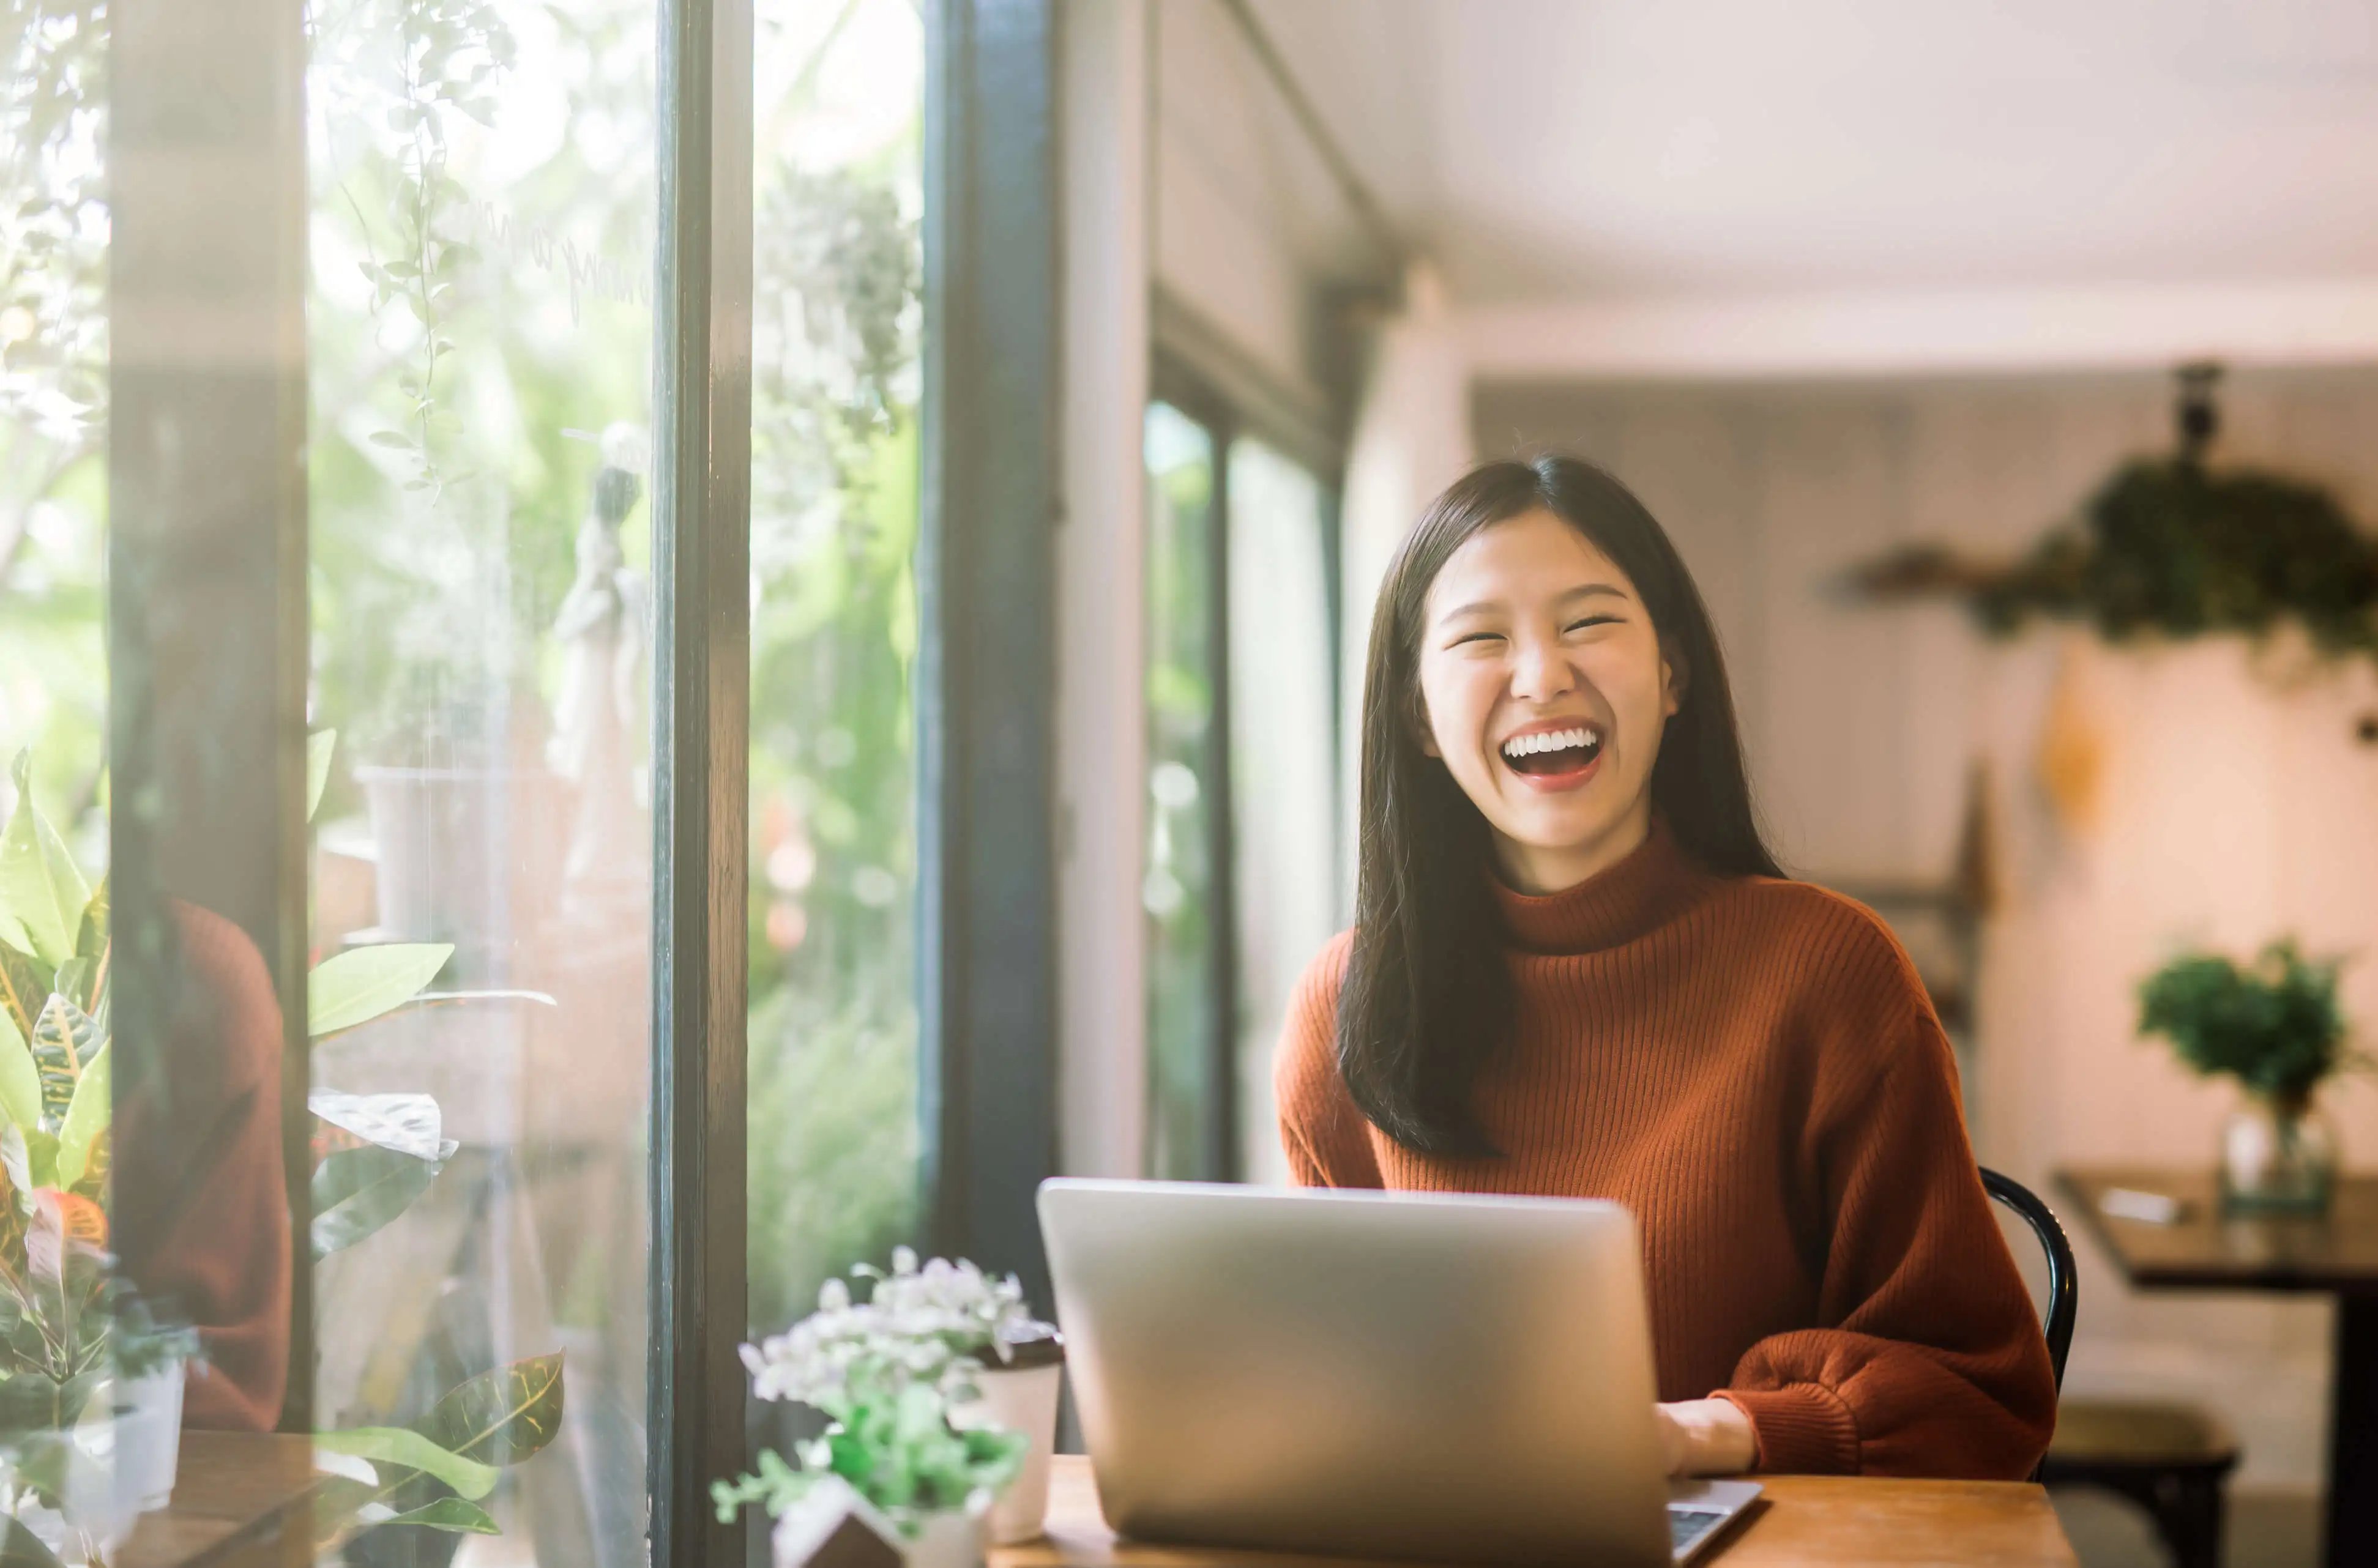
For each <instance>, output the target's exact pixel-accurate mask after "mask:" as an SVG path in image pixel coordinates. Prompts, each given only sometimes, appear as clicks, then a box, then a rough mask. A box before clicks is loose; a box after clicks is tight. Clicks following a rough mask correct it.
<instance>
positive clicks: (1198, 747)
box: [1140, 402, 1222, 1179]
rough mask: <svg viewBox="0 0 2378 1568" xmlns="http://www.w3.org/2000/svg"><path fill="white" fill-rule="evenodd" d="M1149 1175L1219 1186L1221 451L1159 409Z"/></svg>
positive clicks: (1150, 815)
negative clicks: (1215, 859) (1217, 576)
mask: <svg viewBox="0 0 2378 1568" xmlns="http://www.w3.org/2000/svg"><path fill="white" fill-rule="evenodd" d="M1144 451H1145V457H1146V461H1147V790H1148V802H1147V863H1146V865H1145V867H1144V868H1143V869H1142V880H1141V885H1140V901H1141V903H1142V904H1143V905H1144V906H1145V907H1146V909H1147V932H1148V949H1147V1047H1148V1123H1147V1139H1148V1148H1147V1174H1148V1175H1150V1176H1154V1177H1160V1178H1169V1179H1216V1178H1218V1177H1219V1176H1220V1175H1221V1174H1222V1173H1221V1172H1219V1171H1216V1170H1212V1169H1210V1168H1209V1163H1210V1161H1209V1154H1210V1145H1211V1139H1212V1127H1213V1124H1214V1119H1215V1117H1216V1116H1217V1115H1218V1114H1219V1107H1216V1106H1215V1105H1214V1104H1213V1096H1212V1093H1211V1083H1212V1077H1213V1074H1212V1062H1213V1052H1214V1049H1215V1042H1216V1039H1217V1035H1216V1032H1215V1020H1216V1009H1217V1008H1218V1006H1219V999H1218V997H1217V996H1216V994H1215V992H1216V987H1215V986H1214V985H1213V965H1214V946H1213V944H1214V942H1215V941H1216V940H1217V937H1216V927H1217V925H1218V923H1219V912H1218V911H1217V910H1215V909H1214V908H1213V907H1212V902H1213V901H1212V892H1213V887H1212V883H1213V867H1212V855H1213V847H1212V845H1211V844H1210V843H1209V841H1210V838H1211V836H1212V835H1211V833H1210V831H1209V828H1208V822H1209V820H1210V817H1209V810H1210V807H1209V805H1208V802H1209V801H1210V799H1211V797H1212V792H1213V788H1214V785H1215V783H1216V780H1215V777H1214V773H1215V768H1214V758H1215V751H1216V741H1217V736H1216V735H1215V733H1214V696H1215V694H1214V682H1213V674H1212V669H1213V664H1214V652H1215V650H1214V648H1213V627H1214V623H1215V619H1216V608H1217V605H1216V603H1215V599H1216V595H1217V594H1218V593H1219V592H1221V587H1222V585H1221V584H1219V583H1218V582H1216V581H1214V571H1213V563H1214V557H1215V554H1216V551H1215V541H1214V537H1213V533H1214V529H1215V527H1216V525H1217V524H1216V519H1215V517H1214V504H1215V500H1216V497H1215V474H1214V463H1215V457H1216V452H1215V449H1214V438H1213V437H1212V436H1211V435H1210V434H1208V433H1207V429H1206V427H1205V426H1204V425H1199V424H1198V423H1196V422H1195V420H1193V419H1191V418H1190V417H1189V416H1188V415H1187V414H1184V413H1182V412H1181V411H1180V410H1179V409H1176V408H1174V407H1173V406H1172V405H1171V404H1170V403H1162V402H1159V403H1151V404H1149V405H1148V410H1147V425H1146V428H1145V435H1144Z"/></svg>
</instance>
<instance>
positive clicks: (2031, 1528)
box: [990, 1454, 2075, 1568]
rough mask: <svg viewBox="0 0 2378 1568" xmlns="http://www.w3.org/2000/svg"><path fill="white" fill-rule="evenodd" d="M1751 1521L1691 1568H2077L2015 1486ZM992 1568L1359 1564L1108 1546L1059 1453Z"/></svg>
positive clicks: (1831, 1481) (1941, 1484) (1908, 1490)
mask: <svg viewBox="0 0 2378 1568" xmlns="http://www.w3.org/2000/svg"><path fill="white" fill-rule="evenodd" d="M1759 1480H1760V1481H1761V1482H1762V1483H1764V1484H1765V1486H1766V1488H1767V1490H1766V1492H1765V1493H1764V1494H1763V1495H1762V1497H1761V1499H1760V1502H1759V1506H1758V1507H1757V1508H1756V1509H1755V1511H1754V1513H1753V1515H1752V1516H1751V1517H1750V1518H1749V1519H1747V1520H1745V1521H1741V1522H1738V1523H1737V1524H1736V1525H1735V1526H1734V1527H1733V1530H1732V1533H1731V1534H1730V1535H1729V1536H1728V1538H1726V1539H1724V1540H1723V1541H1721V1542H1720V1543H1719V1544H1718V1545H1717V1547H1716V1548H1715V1549H1714V1550H1711V1551H1710V1552H1708V1553H1707V1554H1705V1555H1704V1556H1702V1557H1701V1558H1699V1560H1697V1562H1696V1563H1695V1568H1701V1564H1704V1563H1705V1564H1707V1565H1708V1568H1817V1565H1819V1564H1822V1565H1824V1568H1884V1565H1885V1564H1889V1565H1890V1568H1909V1565H1910V1564H1928V1565H1934V1568H1985V1565H1987V1568H2073V1564H2074V1561H2075V1560H2074V1558H2073V1555H2072V1544H2071V1543H2070V1542H2068V1541H2067V1540H2066V1539H2065V1538H2064V1530H2063V1527H2062V1526H2060V1525H2059V1524H2058V1523H2057V1522H2056V1514H2055V1511H2054V1510H2052V1509H2051V1508H2049V1507H2048V1494H2047V1493H2046V1492H2045V1491H2043V1490H2040V1489H2039V1488H2038V1487H2036V1486H2029V1485H2026V1484H2024V1483H2022V1482H2018V1481H1882V1480H1862V1479H1854V1478H1845V1477H1839V1476H1760V1477H1759ZM990 1568H1364V1564H1363V1562H1361V1561H1360V1560H1357V1559H1352V1558H1344V1557H1306V1556H1297V1555H1293V1554H1289V1553H1281V1552H1264V1551H1233V1550H1224V1549H1222V1548H1219V1547H1184V1546H1157V1545H1152V1544H1148V1543H1144V1542H1140V1541H1125V1540H1118V1539H1116V1538H1115V1534H1114V1532H1113V1531H1112V1530H1110V1529H1108V1528H1107V1526H1106V1521H1105V1520H1104V1519H1103V1518H1102V1517H1100V1516H1099V1494H1098V1489H1097V1487H1096V1485H1095V1484H1094V1483H1093V1482H1092V1481H1091V1479H1090V1466H1089V1461H1088V1460H1087V1459H1085V1458H1083V1457H1082V1456H1081V1455H1079V1454H1060V1455H1059V1456H1058V1457H1057V1460H1056V1467H1055V1469H1054V1471H1053V1472H1052V1473H1051V1476H1050V1480H1049V1533H1048V1536H1047V1537H1046V1538H1044V1539H1041V1540H1036V1541H1027V1542H1025V1543H1024V1544H1023V1545H1021V1546H1009V1547H998V1548H995V1549H993V1550H992V1551H991V1562H990Z"/></svg>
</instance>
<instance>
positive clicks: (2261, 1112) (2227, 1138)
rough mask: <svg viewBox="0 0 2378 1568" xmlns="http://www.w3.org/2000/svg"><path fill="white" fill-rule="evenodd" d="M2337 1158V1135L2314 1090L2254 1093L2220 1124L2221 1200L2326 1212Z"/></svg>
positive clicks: (2233, 1205)
mask: <svg viewBox="0 0 2378 1568" xmlns="http://www.w3.org/2000/svg"><path fill="white" fill-rule="evenodd" d="M2336 1163H2337V1161H2336V1134H2335V1132H2334V1131H2331V1130H2330V1127H2329V1124H2328V1119H2327V1118H2325V1117H2324V1116H2322V1115H2321V1114H2320V1113H2319V1112H2318V1111H2316V1110H2314V1109H2313V1108H2312V1102H2311V1098H2310V1096H2308V1095H2293V1096H2280V1095H2252V1096H2251V1097H2250V1098H2248V1099H2247V1100H2246V1102H2245V1103H2244V1104H2242V1105H2240V1107H2238V1108H2237V1109H2236V1110H2234V1111H2232V1112H2230V1113H2229V1117H2228V1120H2226V1121H2224V1122H2223V1123H2222V1124H2221V1205H2222V1207H2223V1208H2225V1209H2228V1210H2231V1211H2233V1212H2254V1213H2264V1214H2267V1213H2283V1214H2284V1213H2292V1214H2324V1213H2325V1212H2327V1209H2328V1203H2329V1198H2330V1195H2331V1194H2332V1193H2333V1192H2334V1191H2335V1190H2336Z"/></svg>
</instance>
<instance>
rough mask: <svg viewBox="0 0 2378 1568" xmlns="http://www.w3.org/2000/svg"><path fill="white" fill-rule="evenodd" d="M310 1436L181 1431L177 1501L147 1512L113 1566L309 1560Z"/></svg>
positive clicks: (207, 1566) (204, 1567)
mask: <svg viewBox="0 0 2378 1568" xmlns="http://www.w3.org/2000/svg"><path fill="white" fill-rule="evenodd" d="M313 1482H314V1440H313V1439H312V1438H310V1437H285V1436H282V1435H279V1434H272V1433H253V1432H201V1431H186V1432H184V1433H183V1434H182V1457H181V1465H180V1467H179V1468H178V1469H177V1470H176V1471H175V1472H174V1501H173V1502H170V1503H168V1504H167V1505H166V1506H165V1507H164V1508H162V1509H161V1510H160V1511H158V1512H157V1513H154V1514H142V1515H141V1516H140V1523H139V1524H138V1526H135V1527H134V1529H133V1531H132V1538H131V1539H130V1540H128V1541H126V1542H125V1543H124V1544H123V1545H122V1546H121V1547H119V1548H118V1549H117V1550H116V1552H115V1555H114V1556H113V1557H111V1558H110V1559H108V1562H110V1563H111V1564H112V1568H234V1565H237V1568H247V1565H248V1564H258V1565H262V1564H273V1565H276V1568H277V1565H280V1564H284V1563H286V1564H303V1563H306V1562H310V1561H311V1560H312V1557H313V1553H312V1551H311V1550H310V1545H311V1543H310V1542H309V1540H308V1539H307V1537H308V1536H309V1535H310V1534H311V1529H310V1526H311V1525H312V1521H313V1514H312V1512H311V1510H309V1509H307V1508H306V1506H305V1505H304V1502H303V1499H304V1497H305V1495H306V1489H307V1488H308V1487H310V1486H311V1485H313Z"/></svg>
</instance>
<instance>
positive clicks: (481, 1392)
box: [312, 1354, 562, 1554]
mask: <svg viewBox="0 0 2378 1568" xmlns="http://www.w3.org/2000/svg"><path fill="white" fill-rule="evenodd" d="M561 1391H562V1377H561V1357H560V1356H559V1355H558V1354H556V1355H552V1356H537V1357H532V1358H531V1359H527V1360H524V1361H515V1362H513V1363H512V1364H511V1365H510V1366H508V1367H498V1368H497V1369H496V1370H495V1371H490V1372H483V1373H481V1374H480V1375H479V1376H477V1377H474V1378H472V1379H471V1380H470V1381H468V1382H463V1383H461V1384H459V1385H457V1386H456V1387H455V1388H453V1389H452V1390H450V1392H449V1393H448V1394H446V1396H445V1397H444V1398H443V1399H440V1400H439V1401H438V1403H437V1404H436V1405H435V1406H432V1407H431V1409H430V1411H429V1414H427V1415H426V1416H424V1417H423V1418H421V1419H420V1420H418V1421H415V1422H414V1424H413V1425H411V1426H410V1427H361V1428H356V1429H354V1430H348V1431H340V1432H318V1433H317V1434H315V1439H314V1442H315V1446H316V1447H317V1448H318V1450H321V1451H323V1452H324V1453H326V1454H330V1455H334V1456H336V1457H333V1458H330V1459H328V1460H323V1461H321V1463H322V1464H323V1465H324V1466H326V1467H328V1466H335V1467H336V1469H337V1472H338V1473H336V1474H334V1475H329V1476H325V1477H324V1478H322V1479H321V1480H320V1481H318V1482H317V1483H316V1484H315V1487H314V1492H313V1499H312V1502H313V1516H314V1538H315V1550H316V1552H317V1554H319V1553H321V1552H325V1551H328V1550H330V1549H332V1548H333V1547H335V1546H337V1545H338V1543H339V1542H341V1541H342V1540H344V1539H346V1538H348V1537H349V1536H352V1535H354V1533H355V1532H356V1531H357V1530H358V1529H362V1528H366V1527H368V1526H375V1525H423V1526H428V1527H429V1528H431V1529H437V1530H445V1531H449V1532H451V1533H457V1534H463V1535H498V1534H500V1533H501V1532H500V1531H499V1530H498V1527H497V1526H496V1522H495V1519H494V1517H493V1516H492V1515H490V1514H488V1513H487V1511H486V1509H484V1508H482V1507H480V1506H479V1504H480V1502H482V1501H483V1500H484V1499H485V1498H486V1496H487V1494H488V1493H489V1492H491V1491H493V1490H495V1486H496V1481H497V1478H498V1474H499V1472H500V1471H501V1470H503V1469H504V1468H505V1467H506V1466H512V1465H517V1464H519V1463H521V1462H522V1460H525V1459H528V1458H531V1457H533V1456H534V1455H535V1454H537V1453H539V1452H541V1451H542V1450H543V1449H544V1448H545V1446H546V1444H547V1443H549V1442H552V1441H553V1438H554V1434H555V1433H556V1432H558V1431H559V1430H561V1412H562V1404H561Z"/></svg>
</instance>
